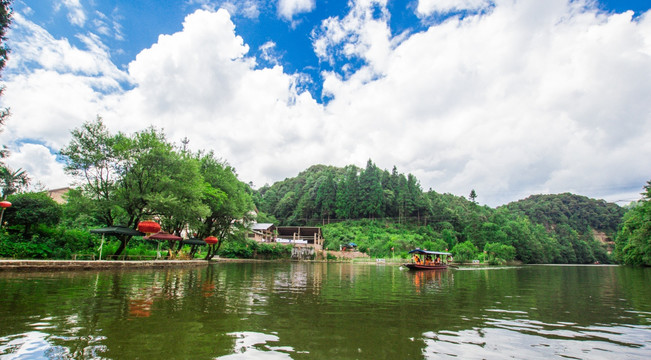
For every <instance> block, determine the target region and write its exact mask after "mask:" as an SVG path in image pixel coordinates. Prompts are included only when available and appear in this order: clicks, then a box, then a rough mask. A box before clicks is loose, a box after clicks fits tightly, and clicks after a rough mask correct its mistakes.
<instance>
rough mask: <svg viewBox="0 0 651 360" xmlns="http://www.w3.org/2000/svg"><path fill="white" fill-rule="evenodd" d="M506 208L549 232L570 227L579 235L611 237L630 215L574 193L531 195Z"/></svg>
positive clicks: (619, 208)
mask: <svg viewBox="0 0 651 360" xmlns="http://www.w3.org/2000/svg"><path fill="white" fill-rule="evenodd" d="M504 207H505V208H507V209H509V211H512V212H516V213H521V214H523V215H526V216H527V217H529V219H531V221H533V222H535V223H539V224H542V225H544V226H545V228H547V229H548V230H553V228H554V227H555V226H556V225H559V224H567V225H569V226H570V227H571V228H572V229H574V230H576V231H577V232H579V233H586V232H587V231H589V229H593V230H596V231H598V232H603V233H606V234H608V235H609V236H613V235H614V234H615V233H616V232H617V227H618V226H619V224H620V223H621V221H622V217H623V216H624V214H625V213H626V209H624V208H622V207H620V206H619V205H617V204H614V203H608V202H606V201H605V200H596V199H592V198H588V197H586V196H582V195H576V194H571V193H562V194H549V195H531V196H529V197H527V198H525V199H522V200H518V201H515V202H511V203H509V204H507V205H504Z"/></svg>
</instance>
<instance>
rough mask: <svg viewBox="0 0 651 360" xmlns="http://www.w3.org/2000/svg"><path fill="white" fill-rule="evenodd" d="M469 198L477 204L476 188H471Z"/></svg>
mask: <svg viewBox="0 0 651 360" xmlns="http://www.w3.org/2000/svg"><path fill="white" fill-rule="evenodd" d="M468 198H469V199H470V201H472V202H473V203H475V204H476V203H477V192H475V189H472V190H470V195H469V196H468Z"/></svg>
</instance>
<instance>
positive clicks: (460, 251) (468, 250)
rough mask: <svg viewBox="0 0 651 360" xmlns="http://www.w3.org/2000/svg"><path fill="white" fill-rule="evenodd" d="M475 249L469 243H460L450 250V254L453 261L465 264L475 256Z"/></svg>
mask: <svg viewBox="0 0 651 360" xmlns="http://www.w3.org/2000/svg"><path fill="white" fill-rule="evenodd" d="M477 252H478V250H477V247H476V246H475V245H474V244H473V243H471V242H470V241H466V242H462V243H460V244H457V245H456V246H455V247H454V249H452V254H453V255H454V261H456V262H460V263H465V262H469V261H471V260H473V259H475V257H476V256H477Z"/></svg>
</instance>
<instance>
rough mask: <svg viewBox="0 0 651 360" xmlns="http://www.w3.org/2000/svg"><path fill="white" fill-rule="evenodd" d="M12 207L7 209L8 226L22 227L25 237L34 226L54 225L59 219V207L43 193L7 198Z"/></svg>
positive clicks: (16, 195)
mask: <svg viewBox="0 0 651 360" xmlns="http://www.w3.org/2000/svg"><path fill="white" fill-rule="evenodd" d="M8 200H9V201H10V202H11V203H12V205H13V206H11V207H10V208H8V209H7V211H6V213H5V218H4V219H5V221H6V222H7V224H8V226H19V227H22V232H23V237H27V236H28V235H29V234H30V233H31V232H32V229H33V228H34V227H35V226H38V225H56V224H58V223H59V220H60V219H61V207H60V205H59V204H57V203H56V202H55V201H54V200H52V198H50V197H49V196H48V194H46V193H44V192H37V193H23V194H15V195H11V196H9V197H8Z"/></svg>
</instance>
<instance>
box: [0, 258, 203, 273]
mask: <svg viewBox="0 0 651 360" xmlns="http://www.w3.org/2000/svg"><path fill="white" fill-rule="evenodd" d="M210 263H211V262H209V261H206V260H149V261H120V260H95V261H93V260H88V261H84V260H0V271H22V270H30V271H32V270H36V271H61V270H102V269H137V268H165V267H183V266H206V265H208V264H210Z"/></svg>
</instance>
